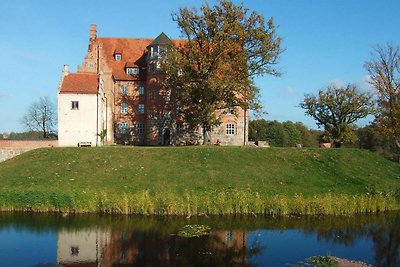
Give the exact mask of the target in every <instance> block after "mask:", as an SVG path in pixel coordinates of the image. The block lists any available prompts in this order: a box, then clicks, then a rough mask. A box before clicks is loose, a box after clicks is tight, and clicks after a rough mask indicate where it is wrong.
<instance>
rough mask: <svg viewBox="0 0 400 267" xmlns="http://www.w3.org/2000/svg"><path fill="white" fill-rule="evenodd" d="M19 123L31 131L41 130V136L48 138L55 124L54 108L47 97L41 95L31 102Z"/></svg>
mask: <svg viewBox="0 0 400 267" xmlns="http://www.w3.org/2000/svg"><path fill="white" fill-rule="evenodd" d="M21 123H22V124H23V125H24V126H25V127H27V128H28V129H29V130H31V131H41V132H43V138H48V137H49V133H51V132H53V131H54V127H55V126H56V124H57V116H56V108H55V105H54V103H53V101H51V100H50V98H49V97H41V98H40V99H39V101H36V102H34V103H32V105H31V106H30V107H29V109H28V112H27V113H26V114H25V116H24V117H23V118H22V120H21Z"/></svg>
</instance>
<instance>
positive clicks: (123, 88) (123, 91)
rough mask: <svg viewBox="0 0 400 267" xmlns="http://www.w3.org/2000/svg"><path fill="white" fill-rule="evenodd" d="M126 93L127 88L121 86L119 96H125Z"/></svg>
mask: <svg viewBox="0 0 400 267" xmlns="http://www.w3.org/2000/svg"><path fill="white" fill-rule="evenodd" d="M127 92H128V88H126V86H125V85H121V94H122V95H126V94H127Z"/></svg>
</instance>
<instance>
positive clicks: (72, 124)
mask: <svg viewBox="0 0 400 267" xmlns="http://www.w3.org/2000/svg"><path fill="white" fill-rule="evenodd" d="M72 101H79V109H74V110H73V109H72V105H71V102H72ZM97 108H98V107H97V95H96V94H59V95H58V145H59V146H77V145H78V143H79V142H91V144H92V146H96V142H98V136H97V133H99V131H98V130H96V127H97V126H98V127H99V128H100V125H98V122H97V118H98V113H97ZM100 118H101V117H100ZM98 143H100V142H98Z"/></svg>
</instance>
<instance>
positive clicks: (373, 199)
mask: <svg viewBox="0 0 400 267" xmlns="http://www.w3.org/2000/svg"><path fill="white" fill-rule="evenodd" d="M399 209H400V201H399V199H398V198H397V196H396V194H395V192H381V193H377V194H369V193H367V194H363V195H347V194H335V195H334V194H323V195H318V196H317V195H316V196H311V197H310V196H307V197H305V196H302V195H295V196H292V197H290V196H283V195H271V196H265V197H262V196H261V195H260V194H259V193H258V192H252V191H250V190H225V191H215V192H206V193H203V194H201V195H200V194H198V193H196V192H194V191H185V192H184V193H183V194H181V193H179V192H174V191H163V192H155V193H150V192H149V191H148V190H143V191H139V192H137V193H133V194H126V193H123V194H113V193H109V192H100V193H93V194H91V193H87V194H82V193H76V194H67V193H64V194H59V193H57V194H56V193H42V192H35V191H26V192H18V191H1V193H0V210H2V211H35V212H68V213H70V212H72V213H105V214H146V215H150V214H157V215H186V216H188V215H189V216H190V215H211V214H214V215H215V214H254V215H256V214H268V215H290V214H301V215H319V214H324V215H346V214H354V213H375V212H383V211H392V210H399Z"/></svg>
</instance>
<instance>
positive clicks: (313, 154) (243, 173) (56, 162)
mask: <svg viewBox="0 0 400 267" xmlns="http://www.w3.org/2000/svg"><path fill="white" fill-rule="evenodd" d="M399 194H400V166H399V165H396V164H394V163H392V162H390V161H387V160H385V159H384V158H381V157H379V156H377V155H375V154H373V153H370V152H368V151H364V150H353V149H325V150H322V149H295V148H293V149H291V148H268V149H267V148H250V147H249V148H243V147H101V148H46V149H37V150H34V151H30V152H27V153H25V154H23V155H20V156H18V157H16V158H13V159H11V160H8V161H6V162H4V163H1V164H0V208H1V209H3V210H10V209H18V210H46V211H47V210H51V211H53V210H55V211H57V210H60V211H71V210H75V211H82V212H86V211H92V212H93V211H94V212H95V211H103V212H118V213H163V214H166V213H168V214H171V213H173V214H193V213H235V212H242V213H249V212H256V213H262V212H267V213H347V212H351V211H353V212H354V211H367V210H368V211H372V210H375V209H378V208H379V209H380V210H382V209H397V208H399V206H400V205H399V203H398V201H397V200H398V196H399ZM358 197H359V199H358ZM347 198H348V199H347ZM341 201H343V203H342V204H341V205H342V206H343V207H339V204H340V203H339V204H338V207H336V206H335V203H336V202H341ZM346 201H349V203H347V204H346ZM331 202H332V203H331ZM350 202H351V203H350ZM360 202H362V203H361V204H360ZM364 202H365V203H364ZM382 202H385V203H382ZM386 202H387V203H386ZM296 205H297V206H299V207H297V208H295V207H294V206H296ZM351 205H353V206H351ZM376 205H379V207H376ZM300 206H301V207H302V208H300ZM345 206H349V207H345ZM350 206H351V207H352V209H353V210H352V209H351V208H350Z"/></svg>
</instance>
